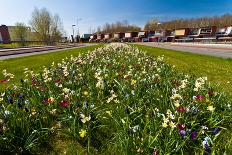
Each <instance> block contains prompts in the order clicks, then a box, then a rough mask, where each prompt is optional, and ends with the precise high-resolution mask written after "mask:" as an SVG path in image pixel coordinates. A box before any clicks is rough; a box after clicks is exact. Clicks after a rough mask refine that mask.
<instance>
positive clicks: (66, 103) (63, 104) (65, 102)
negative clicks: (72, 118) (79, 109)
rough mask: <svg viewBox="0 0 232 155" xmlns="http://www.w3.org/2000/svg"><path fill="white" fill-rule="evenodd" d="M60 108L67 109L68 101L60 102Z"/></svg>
mask: <svg viewBox="0 0 232 155" xmlns="http://www.w3.org/2000/svg"><path fill="white" fill-rule="evenodd" d="M60 106H61V107H68V106H69V102H68V101H61V102H60Z"/></svg>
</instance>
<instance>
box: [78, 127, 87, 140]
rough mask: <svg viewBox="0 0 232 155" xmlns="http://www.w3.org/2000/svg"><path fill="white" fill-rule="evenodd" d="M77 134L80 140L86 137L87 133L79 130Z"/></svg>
mask: <svg viewBox="0 0 232 155" xmlns="http://www.w3.org/2000/svg"><path fill="white" fill-rule="evenodd" d="M79 134H80V137H81V138H84V137H85V136H86V134H87V132H86V130H84V129H81V131H80V132H79Z"/></svg>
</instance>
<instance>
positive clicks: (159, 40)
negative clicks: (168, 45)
mask: <svg viewBox="0 0 232 155" xmlns="http://www.w3.org/2000/svg"><path fill="white" fill-rule="evenodd" d="M159 25H161V23H160V22H158V23H157V27H158V28H159V27H160V26H159ZM161 33H162V29H161V27H160V38H159V39H158V43H159V42H161Z"/></svg>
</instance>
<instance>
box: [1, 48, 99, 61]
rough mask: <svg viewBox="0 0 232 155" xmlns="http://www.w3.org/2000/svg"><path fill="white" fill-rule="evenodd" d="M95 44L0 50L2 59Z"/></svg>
mask: <svg viewBox="0 0 232 155" xmlns="http://www.w3.org/2000/svg"><path fill="white" fill-rule="evenodd" d="M93 45H95V44H82V45H79V46H76V47H68V48H55V47H54V46H53V47H52V46H46V47H36V48H18V49H17V48H16V49H4V50H3V49H1V50H0V60H5V59H10V58H18V57H25V56H31V55H38V54H46V53H52V52H59V51H64V50H69V49H75V48H82V47H87V46H93Z"/></svg>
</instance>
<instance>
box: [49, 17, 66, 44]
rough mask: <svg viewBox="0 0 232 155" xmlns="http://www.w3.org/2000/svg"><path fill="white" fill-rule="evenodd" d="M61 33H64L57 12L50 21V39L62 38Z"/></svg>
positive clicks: (57, 39) (54, 40) (56, 40)
mask: <svg viewBox="0 0 232 155" xmlns="http://www.w3.org/2000/svg"><path fill="white" fill-rule="evenodd" d="M62 34H64V30H63V24H62V21H61V19H60V16H59V15H58V14H55V15H54V16H53V18H52V23H51V41H52V42H53V43H54V42H58V41H60V40H61V38H62Z"/></svg>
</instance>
